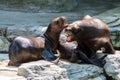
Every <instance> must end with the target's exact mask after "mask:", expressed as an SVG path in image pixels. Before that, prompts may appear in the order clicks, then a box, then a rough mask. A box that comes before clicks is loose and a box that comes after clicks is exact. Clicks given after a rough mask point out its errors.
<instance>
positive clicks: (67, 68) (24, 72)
mask: <svg viewBox="0 0 120 80" xmlns="http://www.w3.org/2000/svg"><path fill="white" fill-rule="evenodd" d="M99 54H100V55H104V54H102V53H99ZM7 63H8V60H6V61H1V62H0V79H2V80H120V51H116V53H115V54H111V55H108V56H107V57H106V64H105V66H104V68H100V67H97V66H95V65H89V64H76V63H70V62H68V61H65V60H60V62H59V63H58V64H53V63H51V62H48V61H45V60H39V61H33V62H29V63H24V64H22V65H21V66H19V67H13V66H7Z"/></svg>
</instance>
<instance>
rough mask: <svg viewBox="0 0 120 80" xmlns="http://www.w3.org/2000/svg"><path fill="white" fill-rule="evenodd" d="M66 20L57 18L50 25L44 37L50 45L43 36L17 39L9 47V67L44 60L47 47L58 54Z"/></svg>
mask: <svg viewBox="0 0 120 80" xmlns="http://www.w3.org/2000/svg"><path fill="white" fill-rule="evenodd" d="M65 20H66V19H65V17H57V18H55V19H53V20H52V21H51V23H50V24H49V26H48V29H47V30H46V32H45V33H44V35H45V37H47V39H49V40H50V44H49V43H46V41H45V38H44V37H41V36H40V37H26V36H24V37H23V36H19V37H17V38H15V39H14V41H13V42H12V43H11V45H10V47H9V59H10V61H9V63H8V65H12V66H17V65H20V64H21V63H25V62H29V61H35V60H39V59H42V51H43V50H44V48H45V47H46V48H48V49H50V50H51V51H53V52H54V51H55V52H56V48H57V46H58V44H59V35H60V32H61V31H62V30H63V29H64V27H65V25H66V23H65Z"/></svg>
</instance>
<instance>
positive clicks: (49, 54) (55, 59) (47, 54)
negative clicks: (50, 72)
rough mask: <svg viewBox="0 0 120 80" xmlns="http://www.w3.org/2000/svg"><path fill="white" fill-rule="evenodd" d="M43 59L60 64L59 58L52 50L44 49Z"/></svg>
mask: <svg viewBox="0 0 120 80" xmlns="http://www.w3.org/2000/svg"><path fill="white" fill-rule="evenodd" d="M42 57H43V58H44V59H45V60H47V61H51V62H53V63H58V62H59V58H58V57H56V56H55V55H54V54H53V53H52V51H51V50H48V49H44V50H43V52H42Z"/></svg>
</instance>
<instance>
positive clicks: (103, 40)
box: [65, 15, 115, 60]
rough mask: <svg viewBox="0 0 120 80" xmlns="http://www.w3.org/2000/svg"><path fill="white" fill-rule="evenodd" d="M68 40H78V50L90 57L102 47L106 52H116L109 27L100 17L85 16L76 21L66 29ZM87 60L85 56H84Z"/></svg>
mask: <svg viewBox="0 0 120 80" xmlns="http://www.w3.org/2000/svg"><path fill="white" fill-rule="evenodd" d="M65 33H66V34H67V39H66V40H67V41H68V42H70V41H77V43H78V46H77V49H76V50H77V51H78V52H79V54H80V55H81V54H82V55H85V56H86V57H88V58H92V57H95V56H96V52H97V50H99V49H101V48H102V47H104V48H105V52H106V53H109V54H114V53H115V50H114V48H113V46H112V43H111V39H110V30H109V27H108V26H107V25H106V24H105V23H104V22H103V21H102V20H100V19H97V18H93V17H91V16H88V15H87V16H85V17H84V18H83V19H82V20H78V21H75V22H73V23H71V24H69V25H68V27H67V28H66V29H65ZM82 58H83V59H84V60H86V58H85V57H82Z"/></svg>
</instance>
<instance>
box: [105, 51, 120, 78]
mask: <svg viewBox="0 0 120 80" xmlns="http://www.w3.org/2000/svg"><path fill="white" fill-rule="evenodd" d="M106 62H107V63H106V64H105V66H104V69H105V72H106V73H107V75H108V76H109V77H112V78H113V79H115V80H120V51H116V54H113V55H108V56H107V57H106Z"/></svg>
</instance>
